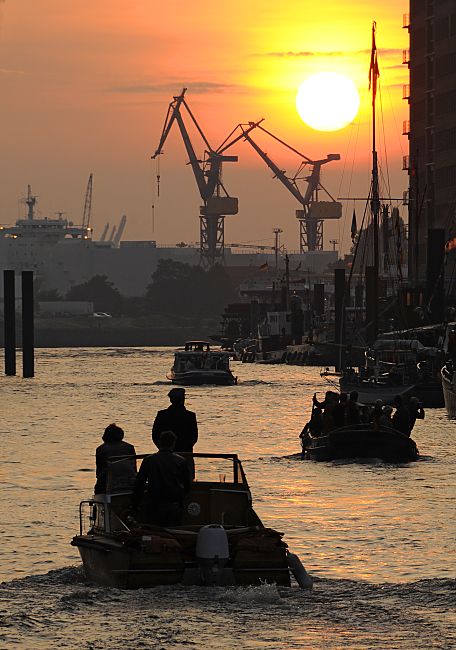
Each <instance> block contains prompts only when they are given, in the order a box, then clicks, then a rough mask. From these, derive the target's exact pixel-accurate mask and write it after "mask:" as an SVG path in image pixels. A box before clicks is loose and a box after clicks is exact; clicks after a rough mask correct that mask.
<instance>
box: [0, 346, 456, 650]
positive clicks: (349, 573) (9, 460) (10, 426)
mask: <svg viewBox="0 0 456 650" xmlns="http://www.w3.org/2000/svg"><path fill="white" fill-rule="evenodd" d="M171 362H172V350H171V349H166V348H120V349H113V348H103V349H101V348H100V349H52V350H51V349H45V350H38V351H37V359H36V377H35V378H34V379H27V380H24V379H22V378H21V377H13V378H11V377H8V378H7V377H0V390H1V398H2V412H1V418H0V434H1V437H2V441H3V450H2V451H3V453H2V455H1V458H0V484H1V487H2V498H1V500H0V527H1V540H2V541H1V546H0V579H1V580H3V581H4V582H2V583H1V585H0V603H1V604H0V647H2V648H3V647H5V648H7V647H8V648H10V647H15V648H24V649H31V648H87V649H96V650H98V649H106V648H109V649H111V648H113V649H114V648H123V649H129V648H132V649H133V648H135V649H137V648H187V647H194V648H203V647H206V648H235V647H237V648H309V649H310V648H318V649H319V648H443V649H446V648H448V649H449V648H454V647H456V636H455V634H454V628H455V623H456V617H455V607H454V605H455V603H456V563H455V541H454V540H455V537H456V528H455V523H454V522H455V509H454V503H455V501H454V497H455V492H456V489H455V483H456V481H455V477H456V463H455V460H456V435H455V434H456V423H455V422H454V421H453V422H452V421H450V420H449V419H448V418H447V416H446V412H445V411H444V410H443V409H436V410H428V411H427V413H426V418H425V420H424V421H417V423H416V426H415V430H414V434H413V437H414V439H415V440H416V442H417V444H418V447H419V449H420V452H421V458H420V460H419V461H418V462H416V463H410V464H407V465H401V466H394V465H386V464H383V463H380V462H378V461H375V460H374V459H372V460H369V461H366V462H363V463H354V462H342V461H337V462H330V463H313V462H311V461H305V462H301V461H300V460H298V459H297V457H296V456H295V457H293V456H292V455H293V454H296V453H297V452H299V441H298V434H299V432H300V430H301V429H302V427H303V424H304V423H305V422H306V420H307V419H308V416H309V413H310V404H311V398H312V394H313V393H314V391H317V392H319V394H320V395H321V396H322V394H323V392H324V391H325V390H326V389H327V388H328V385H327V383H326V381H325V380H324V379H322V378H320V375H319V368H305V367H294V366H281V365H279V366H267V365H257V364H234V368H233V369H234V371H235V373H236V374H238V376H239V384H238V385H237V386H229V387H211V386H204V387H190V388H188V389H187V407H188V408H189V409H191V410H194V411H196V413H197V417H198V422H199V429H200V439H199V442H198V445H197V447H196V448H195V450H196V451H206V452H234V453H238V454H239V456H240V458H241V460H242V461H243V465H244V469H245V470H246V474H247V478H248V480H249V483H250V487H251V490H252V494H253V499H254V506H255V509H256V511H257V512H258V514H259V515H260V517H261V519H262V520H263V522H264V523H265V524H266V525H268V526H270V527H273V528H276V529H278V530H280V531H282V532H284V533H285V539H286V541H287V542H288V545H289V547H290V549H291V550H292V551H293V552H295V553H297V554H298V555H299V556H300V557H301V559H302V561H303V563H304V565H305V567H306V569H307V571H308V572H309V573H310V574H311V575H312V576H313V578H314V580H315V583H314V588H313V590H312V591H301V590H299V589H298V588H297V587H296V586H294V587H292V588H291V589H283V588H280V589H277V588H276V587H275V586H273V585H272V586H268V585H265V586H260V587H255V588H211V589H207V588H183V587H182V588H181V587H179V588H172V587H160V588H156V589H151V590H139V591H137V592H122V591H120V590H116V589H108V588H100V587H97V586H94V585H91V584H90V583H88V582H87V581H86V580H85V578H84V575H83V572H82V570H81V565H80V561H79V556H78V553H77V549H75V548H73V547H72V546H70V544H69V542H70V540H71V538H72V536H73V535H74V534H75V533H76V532H77V531H78V504H79V501H80V500H81V499H83V498H88V497H90V496H91V491H92V487H93V483H94V450H95V448H96V446H97V445H98V444H100V442H101V434H102V431H103V429H104V427H105V426H106V425H107V424H109V423H110V422H117V424H119V425H120V426H122V428H124V430H125V434H126V435H125V439H126V440H128V441H129V442H131V443H133V444H134V445H135V447H136V450H137V453H146V452H149V451H153V447H152V443H151V440H150V427H151V424H152V422H153V419H154V416H155V413H156V411H157V410H158V409H159V408H165V407H166V406H167V405H168V403H169V402H168V399H167V392H168V390H169V386H170V384H169V382H168V381H167V380H166V373H167V371H168V370H169V367H170V365H171ZM2 644H3V645H2Z"/></svg>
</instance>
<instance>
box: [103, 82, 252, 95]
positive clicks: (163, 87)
mask: <svg viewBox="0 0 456 650" xmlns="http://www.w3.org/2000/svg"><path fill="white" fill-rule="evenodd" d="M182 88H188V90H189V91H190V92H191V93H192V94H193V95H204V94H205V93H214V92H221V93H223V92H225V91H228V90H233V88H240V86H234V85H233V84H225V83H217V82H214V81H188V82H185V83H184V82H182V81H173V82H171V81H170V82H166V83H160V84H148V83H145V84H126V85H124V86H111V87H110V88H107V89H106V90H107V92H111V93H125V94H138V95H146V94H161V93H176V94H177V93H180V92H181V91H182Z"/></svg>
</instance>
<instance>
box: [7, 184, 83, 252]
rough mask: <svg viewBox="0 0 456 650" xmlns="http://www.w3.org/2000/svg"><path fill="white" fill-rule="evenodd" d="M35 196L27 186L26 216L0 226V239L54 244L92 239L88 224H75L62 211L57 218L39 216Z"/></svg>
mask: <svg viewBox="0 0 456 650" xmlns="http://www.w3.org/2000/svg"><path fill="white" fill-rule="evenodd" d="M36 203H37V197H36V196H34V195H33V194H32V188H31V186H30V185H29V186H28V188H27V198H26V199H25V204H26V205H27V217H26V218H25V219H18V220H17V221H16V224H15V225H14V226H0V238H2V239H8V238H12V239H19V238H20V239H33V240H40V241H42V242H43V243H49V244H55V243H57V242H58V241H60V240H62V239H67V238H69V239H84V240H88V239H92V228H90V227H88V226H75V225H74V224H73V222H72V221H68V220H67V219H64V218H63V213H58V218H57V219H52V218H49V217H43V218H39V217H37V216H36V213H35V206H36Z"/></svg>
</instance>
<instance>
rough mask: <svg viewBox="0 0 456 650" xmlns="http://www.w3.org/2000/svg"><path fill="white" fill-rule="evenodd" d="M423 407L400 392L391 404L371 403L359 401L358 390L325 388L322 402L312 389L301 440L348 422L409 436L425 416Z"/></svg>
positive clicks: (342, 425)
mask: <svg viewBox="0 0 456 650" xmlns="http://www.w3.org/2000/svg"><path fill="white" fill-rule="evenodd" d="M424 415H425V413H424V409H423V406H422V404H421V403H420V402H419V400H418V399H417V398H416V397H411V398H410V400H409V403H408V404H406V403H405V402H404V400H403V399H402V396H401V395H396V396H395V398H394V400H393V406H390V405H389V404H383V401H382V400H381V399H377V400H376V401H375V403H374V404H373V405H366V404H360V403H359V402H358V392H357V391H352V392H351V393H350V394H347V393H337V392H336V391H331V390H329V391H327V392H326V394H325V398H324V400H323V401H322V402H320V401H318V399H317V394H316V393H315V394H314V396H313V398H312V416H311V418H310V420H309V422H307V424H306V425H305V427H304V429H303V430H302V431H301V434H300V438H301V441H302V442H303V444H304V442H305V440H306V438H307V437H308V435H309V433H310V434H312V435H313V436H321V435H326V434H328V433H330V432H331V431H334V430H335V429H340V428H342V427H347V426H357V425H360V424H365V425H368V426H370V427H372V428H373V429H376V430H380V429H381V428H386V429H393V430H395V431H399V432H400V433H403V434H404V435H406V436H408V437H410V436H411V433H412V430H413V427H414V426H415V422H416V420H423V419H424Z"/></svg>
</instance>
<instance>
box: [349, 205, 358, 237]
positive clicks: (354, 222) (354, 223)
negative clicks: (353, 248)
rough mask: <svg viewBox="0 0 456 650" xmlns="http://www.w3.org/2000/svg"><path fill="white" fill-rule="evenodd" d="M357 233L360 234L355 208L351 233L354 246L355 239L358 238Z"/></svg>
mask: <svg viewBox="0 0 456 650" xmlns="http://www.w3.org/2000/svg"><path fill="white" fill-rule="evenodd" d="M357 232H358V226H357V225H356V212H355V208H353V217H352V225H351V231H350V234H351V240H352V243H353V244H354V243H355V237H356V234H357Z"/></svg>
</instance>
